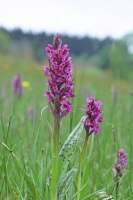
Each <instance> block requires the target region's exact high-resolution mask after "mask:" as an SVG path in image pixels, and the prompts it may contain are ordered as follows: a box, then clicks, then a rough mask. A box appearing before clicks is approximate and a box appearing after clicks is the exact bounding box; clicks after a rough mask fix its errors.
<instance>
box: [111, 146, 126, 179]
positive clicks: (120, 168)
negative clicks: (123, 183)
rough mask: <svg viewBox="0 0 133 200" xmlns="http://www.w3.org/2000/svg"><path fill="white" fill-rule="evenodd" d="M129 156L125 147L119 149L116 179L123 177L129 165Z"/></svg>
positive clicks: (115, 170) (115, 172)
mask: <svg viewBox="0 0 133 200" xmlns="http://www.w3.org/2000/svg"><path fill="white" fill-rule="evenodd" d="M127 156H128V155H127V154H126V153H125V151H124V149H119V150H118V152H117V157H116V163H115V169H114V175H115V179H116V178H119V177H122V175H123V172H124V169H125V167H128V159H127Z"/></svg>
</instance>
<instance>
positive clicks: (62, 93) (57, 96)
mask: <svg viewBox="0 0 133 200" xmlns="http://www.w3.org/2000/svg"><path fill="white" fill-rule="evenodd" d="M61 44H62V41H61V39H60V37H59V35H58V34H57V35H56V36H55V37H54V39H53V45H51V44H48V46H47V47H46V49H45V50H46V55H47V56H48V59H49V66H44V70H45V71H46V72H45V74H44V75H45V76H47V77H48V84H47V86H48V90H47V91H46V93H45V94H44V95H45V96H47V98H48V101H49V106H50V109H51V112H52V113H53V115H54V116H55V115H56V114H57V115H58V116H60V119H62V118H63V116H65V115H67V114H68V113H70V112H72V104H71V103H70V101H69V99H70V98H74V97H75V95H74V91H73V88H74V82H73V81H72V78H73V74H72V65H73V64H72V61H71V57H69V49H68V47H67V45H63V46H61Z"/></svg>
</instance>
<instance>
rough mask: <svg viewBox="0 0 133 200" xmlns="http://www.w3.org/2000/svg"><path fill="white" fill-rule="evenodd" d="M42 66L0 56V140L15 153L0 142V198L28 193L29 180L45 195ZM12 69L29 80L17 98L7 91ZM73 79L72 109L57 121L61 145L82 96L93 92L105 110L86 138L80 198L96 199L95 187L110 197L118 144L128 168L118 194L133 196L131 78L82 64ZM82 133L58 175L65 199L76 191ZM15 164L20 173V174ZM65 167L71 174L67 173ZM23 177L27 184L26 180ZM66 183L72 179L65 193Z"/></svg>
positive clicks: (47, 148) (47, 140)
mask: <svg viewBox="0 0 133 200" xmlns="http://www.w3.org/2000/svg"><path fill="white" fill-rule="evenodd" d="M43 65H45V63H43V64H42V65H41V66H40V64H37V63H35V62H33V61H31V60H24V59H21V58H17V57H11V56H6V55H0V71H1V73H0V142H3V143H5V144H6V145H7V146H8V147H11V148H12V147H14V148H13V153H14V155H15V156H16V157H17V160H16V157H14V156H12V154H11V153H9V154H8V152H7V151H6V149H5V148H3V146H2V145H0V152H1V153H0V169H1V173H0V186H1V187H0V199H15V198H16V199H17V200H22V199H28V198H29V196H33V194H34V192H31V191H32V184H31V182H30V181H32V183H33V184H34V186H35V190H37V191H38V193H39V197H38V199H39V200H45V199H46V200H49V199H50V191H49V187H50V186H49V182H48V178H49V174H50V171H51V160H52V159H51V158H52V150H53V143H52V138H51V132H52V131H51V127H53V118H52V116H51V113H50V111H49V109H48V108H47V109H45V110H44V111H43V119H45V120H42V116H41V110H42V108H43V107H45V106H47V101H46V98H45V97H42V94H44V93H45V91H46V89H47V88H46V85H45V83H46V80H45V79H44V76H43V74H44V71H43ZM17 73H22V74H23V79H24V80H25V81H28V82H29V83H30V87H29V88H24V95H23V96H22V98H17V99H16V98H14V96H13V93H12V79H13V77H14V76H15V75H16V74H17ZM75 80H76V85H75V95H76V98H75V99H74V108H73V110H74V112H73V113H72V115H69V116H67V117H66V118H65V119H64V120H63V121H62V124H61V132H60V133H61V137H60V144H61V145H60V149H62V144H64V143H65V141H66V140H67V138H68V137H69V133H70V119H71V117H72V119H73V120H71V128H72V130H73V129H74V127H75V126H76V125H77V124H78V122H79V120H80V119H81V118H82V117H83V116H84V112H83V111H82V110H80V109H79V108H84V105H85V104H86V103H85V98H86V97H90V96H95V97H96V98H97V99H98V100H102V101H103V106H102V109H103V110H104V113H103V118H104V122H103V123H102V131H100V132H99V134H98V135H97V136H96V135H93V137H91V136H90V138H89V140H88V146H87V149H86V155H85V159H84V161H83V170H82V183H81V190H82V191H81V199H82V200H83V199H90V200H94V199H98V198H100V196H101V195H103V194H101V193H100V191H104V196H106V197H107V195H108V197H110V196H113V198H114V197H115V194H114V174H113V168H114V162H115V157H116V151H117V150H118V148H124V149H125V151H126V152H127V153H128V159H129V167H128V168H127V171H126V172H125V175H124V176H123V178H122V180H121V184H120V191H119V198H118V199H121V200H124V199H129V198H130V199H132V194H133V192H132V182H133V175H132V174H133V173H132V166H133V159H132V157H133V150H132V146H133V138H132V137H133V135H132V130H133V123H132V120H133V95H132V93H130V91H131V89H132V83H131V82H128V81H124V80H120V79H116V78H114V77H113V76H112V75H111V73H108V71H101V70H100V69H97V68H92V67H90V66H88V65H87V64H86V65H82V68H77V70H76V77H75ZM86 88H87V90H86ZM115 89H117V90H118V94H117V98H116V97H115V96H114V95H115V94H114V91H115ZM30 106H33V107H34V108H35V117H34V120H33V121H31V120H30V119H29V116H28V108H29V107H30ZM11 111H12V118H11V114H10V113H11ZM47 125H48V126H47ZM94 136H95V137H94ZM73 137H74V136H73ZM75 137H76V132H75ZM84 137H85V135H84V132H83V133H82V134H80V140H79V142H78V143H77V144H78V145H77V148H76V150H75V152H74V154H73V158H71V162H69V164H68V165H67V166H68V167H67V169H66V172H64V176H62V184H61V188H63V189H62V191H63V190H64V194H65V197H64V199H68V200H70V199H74V198H75V196H74V195H75V194H76V191H77V181H76V180H77V179H76V178H77V177H76V176H75V174H76V171H75V169H76V168H77V166H78V155H79V152H80V149H81V148H82V145H83V141H84ZM10 150H11V149H10ZM66 150H67V149H66ZM59 159H60V158H59ZM17 166H18V168H19V172H21V173H19V174H18V171H17ZM22 168H23V169H22ZM72 169H73V170H72ZM23 170H24V171H23ZM71 170H72V171H71ZM70 172H72V173H73V175H72V176H71V175H70V174H71V173H70ZM25 173H26V175H25ZM69 175H70V176H69ZM27 176H28V177H27ZM88 177H89V178H88ZM29 178H30V181H29ZM69 178H70V179H69ZM71 178H72V179H71ZM67 180H69V181H68V182H67ZM70 180H71V181H70ZM28 181H29V182H30V188H29V186H28V185H27V183H28ZM60 183H61V182H60ZM69 183H71V184H70V187H69V193H68V190H67V189H68V185H69ZM110 185H111V186H110ZM64 186H65V187H64ZM33 188H34V187H33ZM94 194H95V195H94Z"/></svg>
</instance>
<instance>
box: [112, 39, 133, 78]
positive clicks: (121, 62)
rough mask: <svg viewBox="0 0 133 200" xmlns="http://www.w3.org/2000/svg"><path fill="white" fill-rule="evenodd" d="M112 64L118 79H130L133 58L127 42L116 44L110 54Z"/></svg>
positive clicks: (117, 42)
mask: <svg viewBox="0 0 133 200" xmlns="http://www.w3.org/2000/svg"><path fill="white" fill-rule="evenodd" d="M110 64H111V69H112V70H113V72H114V74H115V76H116V77H119V78H130V73H131V72H132V70H133V58H132V56H131V55H130V53H129V52H128V47H127V45H126V44H125V42H123V41H121V40H119V41H116V42H114V44H113V45H112V49H111V52H110Z"/></svg>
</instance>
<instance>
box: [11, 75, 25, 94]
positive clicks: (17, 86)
mask: <svg viewBox="0 0 133 200" xmlns="http://www.w3.org/2000/svg"><path fill="white" fill-rule="evenodd" d="M22 80H23V78H22V75H21V74H18V75H17V76H16V77H15V78H14V79H13V90H14V95H15V96H22V95H23V85H22Z"/></svg>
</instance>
